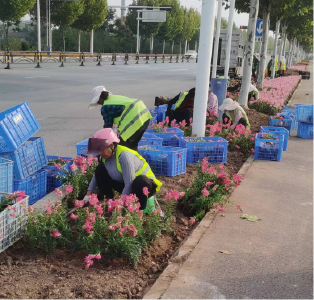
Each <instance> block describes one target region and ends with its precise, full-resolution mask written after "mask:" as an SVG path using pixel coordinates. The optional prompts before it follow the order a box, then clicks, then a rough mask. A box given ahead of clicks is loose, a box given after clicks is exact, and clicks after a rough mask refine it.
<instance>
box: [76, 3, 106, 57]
mask: <svg viewBox="0 0 314 300" xmlns="http://www.w3.org/2000/svg"><path fill="white" fill-rule="evenodd" d="M81 1H83V3H84V12H83V13H82V14H81V15H79V16H78V18H77V19H76V20H75V21H74V22H73V24H72V27H74V28H76V29H78V31H79V43H80V34H81V31H92V30H94V29H97V28H99V27H100V26H101V25H102V24H103V23H104V22H105V19H106V15H107V9H108V5H107V0H81ZM91 43H92V41H91ZM78 49H79V50H78V51H79V52H80V44H79V46H78Z"/></svg>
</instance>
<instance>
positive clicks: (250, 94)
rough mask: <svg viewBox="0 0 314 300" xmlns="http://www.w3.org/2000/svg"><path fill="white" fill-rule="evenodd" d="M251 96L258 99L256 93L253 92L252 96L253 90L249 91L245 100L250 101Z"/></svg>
mask: <svg viewBox="0 0 314 300" xmlns="http://www.w3.org/2000/svg"><path fill="white" fill-rule="evenodd" d="M252 97H254V99H255V100H257V99H258V98H257V93H255V95H254V96H253V92H250V93H249V94H248V99H247V101H250V100H251V98H252Z"/></svg>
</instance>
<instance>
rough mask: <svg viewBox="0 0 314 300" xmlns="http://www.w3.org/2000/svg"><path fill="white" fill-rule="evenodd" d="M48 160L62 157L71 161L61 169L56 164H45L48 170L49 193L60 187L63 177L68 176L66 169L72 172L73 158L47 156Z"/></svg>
mask: <svg viewBox="0 0 314 300" xmlns="http://www.w3.org/2000/svg"><path fill="white" fill-rule="evenodd" d="M47 158H48V162H49V161H53V160H56V159H58V158H62V159H65V160H68V161H69V162H68V163H66V164H64V165H63V166H62V169H61V170H58V169H57V167H55V166H45V167H44V169H45V170H46V171H47V193H50V192H52V191H53V190H54V189H55V188H58V187H60V186H61V185H62V184H63V182H62V180H61V178H62V177H65V176H66V172H65V171H69V172H71V168H70V166H71V164H72V163H73V162H72V158H71V157H62V156H47Z"/></svg>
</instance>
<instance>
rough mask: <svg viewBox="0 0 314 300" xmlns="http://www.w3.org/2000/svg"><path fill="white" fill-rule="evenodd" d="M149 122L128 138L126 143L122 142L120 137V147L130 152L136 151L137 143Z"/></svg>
mask: <svg viewBox="0 0 314 300" xmlns="http://www.w3.org/2000/svg"><path fill="white" fill-rule="evenodd" d="M149 122H150V120H147V121H146V122H145V123H144V124H143V126H142V127H141V128H140V129H139V130H137V131H136V132H135V133H134V134H133V135H132V136H130V137H129V138H128V139H127V140H126V141H124V140H123V139H122V138H121V137H120V143H119V144H120V145H121V146H124V147H127V148H130V149H132V150H135V151H137V147H138V142H139V141H140V140H141V138H142V136H143V134H144V132H145V130H146V129H147V128H148V126H149Z"/></svg>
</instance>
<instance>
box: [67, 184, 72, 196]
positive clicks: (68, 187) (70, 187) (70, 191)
mask: <svg viewBox="0 0 314 300" xmlns="http://www.w3.org/2000/svg"><path fill="white" fill-rule="evenodd" d="M72 192H73V186H71V185H68V186H67V187H66V188H65V193H66V194H69V193H72Z"/></svg>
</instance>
